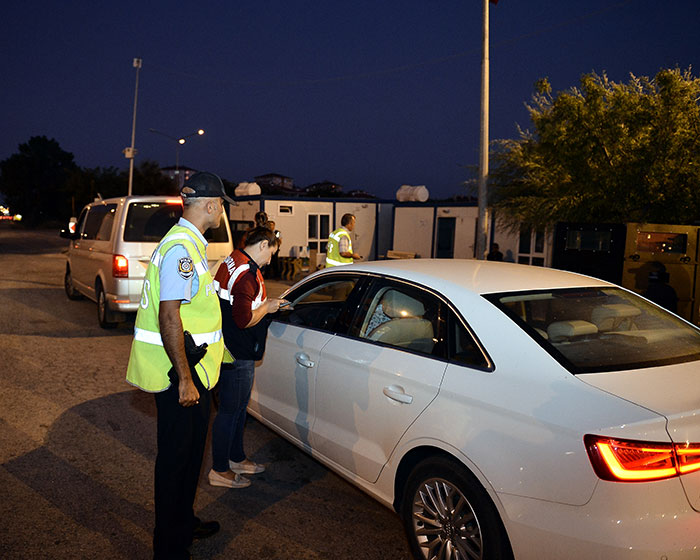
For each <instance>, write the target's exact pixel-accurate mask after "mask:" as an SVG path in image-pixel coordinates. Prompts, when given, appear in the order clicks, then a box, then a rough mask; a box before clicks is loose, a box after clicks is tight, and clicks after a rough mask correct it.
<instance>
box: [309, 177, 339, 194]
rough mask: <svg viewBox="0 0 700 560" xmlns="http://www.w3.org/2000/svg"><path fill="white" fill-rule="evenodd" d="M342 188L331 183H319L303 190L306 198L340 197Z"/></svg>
mask: <svg viewBox="0 0 700 560" xmlns="http://www.w3.org/2000/svg"><path fill="white" fill-rule="evenodd" d="M342 192H343V187H342V186H341V185H339V184H338V183H334V182H333V181H321V182H320V183H314V184H312V185H309V186H308V187H306V188H305V189H304V194H306V196H330V197H333V196H342Z"/></svg>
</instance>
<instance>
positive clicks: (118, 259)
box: [112, 255, 129, 278]
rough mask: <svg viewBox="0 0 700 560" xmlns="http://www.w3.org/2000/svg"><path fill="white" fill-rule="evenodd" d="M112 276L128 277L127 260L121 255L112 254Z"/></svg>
mask: <svg viewBox="0 0 700 560" xmlns="http://www.w3.org/2000/svg"><path fill="white" fill-rule="evenodd" d="M112 276H114V278H128V277H129V260H128V259H127V258H126V257H125V256H123V255H112Z"/></svg>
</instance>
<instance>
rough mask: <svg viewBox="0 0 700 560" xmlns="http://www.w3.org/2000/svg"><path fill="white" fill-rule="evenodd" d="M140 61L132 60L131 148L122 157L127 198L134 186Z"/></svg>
mask: <svg viewBox="0 0 700 560" xmlns="http://www.w3.org/2000/svg"><path fill="white" fill-rule="evenodd" d="M141 63H142V60H141V59H140V58H135V59H134V68H136V86H135V87H134V116H133V120H132V121H131V146H130V147H127V148H124V150H123V153H124V157H126V158H127V159H128V160H129V192H128V194H129V196H131V191H132V188H133V185H134V157H135V156H136V148H134V140H135V139H136V104H137V102H138V98H139V70H141Z"/></svg>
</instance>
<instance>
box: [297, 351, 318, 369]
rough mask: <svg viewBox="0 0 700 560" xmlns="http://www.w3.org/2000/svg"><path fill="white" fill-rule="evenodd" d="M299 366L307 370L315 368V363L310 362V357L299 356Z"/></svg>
mask: <svg viewBox="0 0 700 560" xmlns="http://www.w3.org/2000/svg"><path fill="white" fill-rule="evenodd" d="M297 364H299V365H300V366H303V367H305V368H312V367H314V362H312V361H311V360H309V357H308V356H307V355H306V354H299V355H297Z"/></svg>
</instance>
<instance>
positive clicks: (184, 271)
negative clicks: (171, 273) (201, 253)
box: [177, 257, 194, 280]
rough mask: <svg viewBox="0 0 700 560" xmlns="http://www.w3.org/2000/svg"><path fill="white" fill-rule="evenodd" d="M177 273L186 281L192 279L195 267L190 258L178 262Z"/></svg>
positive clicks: (183, 258)
mask: <svg viewBox="0 0 700 560" xmlns="http://www.w3.org/2000/svg"><path fill="white" fill-rule="evenodd" d="M177 273H178V274H179V275H180V276H182V277H183V278H184V279H185V280H189V279H190V278H192V275H193V274H194V265H193V264H192V259H191V258H190V257H182V258H181V259H179V260H178V261H177Z"/></svg>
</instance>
